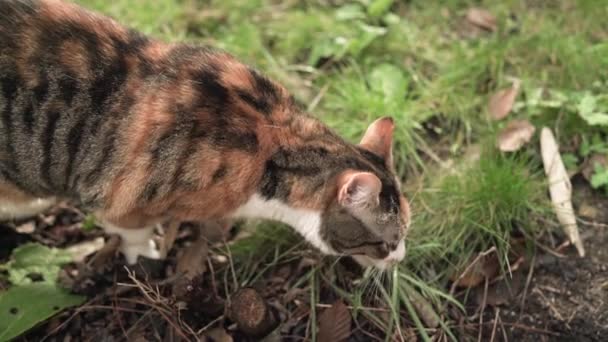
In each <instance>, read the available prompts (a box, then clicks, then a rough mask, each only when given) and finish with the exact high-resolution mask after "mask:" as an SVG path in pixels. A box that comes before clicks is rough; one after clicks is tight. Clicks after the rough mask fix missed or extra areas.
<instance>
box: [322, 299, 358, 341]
mask: <svg viewBox="0 0 608 342" xmlns="http://www.w3.org/2000/svg"><path fill="white" fill-rule="evenodd" d="M351 325H352V319H351V316H350V312H348V308H347V307H346V305H345V304H344V302H343V301H342V300H338V301H336V302H335V303H334V304H333V305H332V306H331V307H330V308H328V309H326V310H325V311H323V313H322V314H321V316H319V333H318V334H317V341H319V342H338V341H345V340H346V339H347V338H348V337H349V336H350V334H351V332H352V330H351Z"/></svg>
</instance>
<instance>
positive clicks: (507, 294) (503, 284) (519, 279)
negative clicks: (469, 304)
mask: <svg viewBox="0 0 608 342" xmlns="http://www.w3.org/2000/svg"><path fill="white" fill-rule="evenodd" d="M525 283H526V274H525V272H513V273H512V275H511V277H509V274H508V273H507V274H505V276H504V277H503V278H501V279H500V280H498V281H496V282H494V283H492V284H490V285H489V286H488V293H487V295H485V297H486V298H485V303H486V305H490V306H499V305H505V304H508V303H511V302H513V301H515V300H516V299H517V297H518V296H519V294H520V293H521V292H522V291H523V289H524V285H525ZM484 291H485V287H484V286H478V287H477V288H475V289H474V291H473V294H474V296H475V297H474V298H475V302H477V304H478V305H481V304H482V303H483V301H484V298H483V297H484Z"/></svg>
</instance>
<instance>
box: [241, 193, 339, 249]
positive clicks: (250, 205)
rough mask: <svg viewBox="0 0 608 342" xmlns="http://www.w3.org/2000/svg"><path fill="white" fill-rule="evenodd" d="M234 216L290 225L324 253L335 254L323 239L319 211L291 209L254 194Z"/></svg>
mask: <svg viewBox="0 0 608 342" xmlns="http://www.w3.org/2000/svg"><path fill="white" fill-rule="evenodd" d="M232 216H233V217H235V218H260V219H267V220H275V221H279V222H282V223H285V224H288V225H290V226H291V227H292V228H293V229H295V230H296V231H297V232H298V233H300V234H301V235H302V236H303V237H304V238H305V239H306V240H307V241H308V242H310V243H311V244H312V245H313V246H315V247H317V248H318V249H320V250H321V251H322V252H323V253H325V254H334V253H335V252H334V251H333V250H332V248H331V247H330V246H328V245H327V243H325V242H324V241H323V239H321V213H320V212H318V211H315V210H309V209H299V208H291V207H289V206H287V205H286V204H285V203H283V202H281V201H278V200H275V199H271V200H265V199H264V198H262V197H261V196H260V195H258V194H254V195H253V196H251V198H249V200H248V201H247V203H245V204H244V205H243V206H241V207H240V208H238V209H237V210H236V211H235V212H234V213H233V214H232Z"/></svg>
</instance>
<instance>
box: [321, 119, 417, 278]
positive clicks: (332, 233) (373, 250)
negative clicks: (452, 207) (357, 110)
mask: <svg viewBox="0 0 608 342" xmlns="http://www.w3.org/2000/svg"><path fill="white" fill-rule="evenodd" d="M393 127H394V124H393V120H392V119H391V118H390V117H385V118H381V119H378V120H376V121H375V122H373V123H372V124H371V125H370V126H369V127H368V129H367V131H366V133H365V135H364V136H363V138H362V140H361V142H360V143H359V145H358V146H357V150H358V151H359V152H360V153H359V154H360V156H361V157H360V158H364V159H366V161H367V162H369V164H371V165H373V166H374V167H373V168H371V169H367V170H358V169H356V168H348V169H346V170H345V171H342V172H341V173H340V174H339V175H338V176H337V177H336V179H335V182H336V183H337V184H336V189H337V191H336V193H335V196H334V198H333V199H332V200H331V203H330V204H329V205H328V207H327V209H326V210H325V211H324V213H323V215H322V225H321V238H322V239H323V240H324V242H325V243H326V244H328V245H329V246H330V247H331V248H332V249H333V250H334V251H335V252H337V253H338V254H342V255H350V256H352V257H353V258H354V259H355V260H356V261H357V262H359V263H360V264H361V265H363V266H366V267H367V266H375V267H378V268H380V269H387V268H389V267H390V266H392V265H394V264H396V263H398V262H399V261H401V260H402V259H403V258H404V257H405V241H404V240H405V236H406V234H407V231H408V228H409V225H410V208H409V203H408V201H407V199H406V198H405V197H404V196H403V195H402V193H401V189H400V188H401V184H400V182H399V179H398V177H397V176H396V174H395V171H394V167H393V156H392V136H393Z"/></svg>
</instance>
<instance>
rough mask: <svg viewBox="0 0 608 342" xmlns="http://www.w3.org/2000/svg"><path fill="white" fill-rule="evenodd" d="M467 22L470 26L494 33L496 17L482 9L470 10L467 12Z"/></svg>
mask: <svg viewBox="0 0 608 342" xmlns="http://www.w3.org/2000/svg"><path fill="white" fill-rule="evenodd" d="M466 18H467V21H468V22H470V23H471V24H473V25H475V26H477V27H479V28H482V29H484V30H488V31H491V32H494V31H496V28H497V26H496V17H495V16H494V15H493V14H492V13H490V12H489V11H487V10H485V9H482V8H475V7H474V8H470V9H469V10H468V11H467V16H466Z"/></svg>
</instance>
